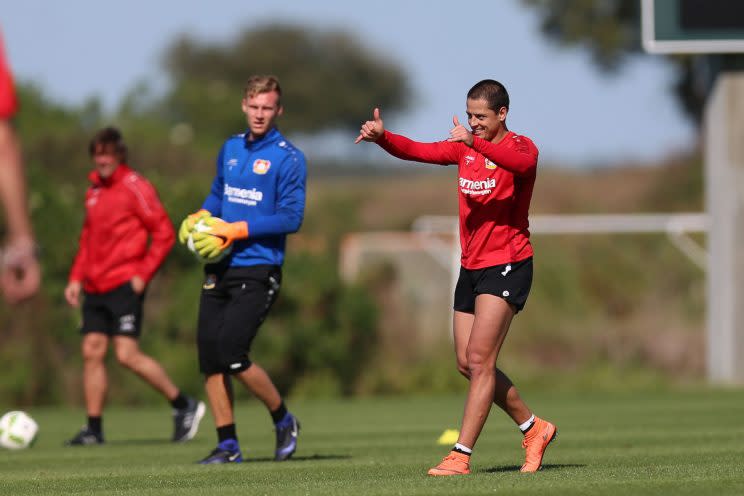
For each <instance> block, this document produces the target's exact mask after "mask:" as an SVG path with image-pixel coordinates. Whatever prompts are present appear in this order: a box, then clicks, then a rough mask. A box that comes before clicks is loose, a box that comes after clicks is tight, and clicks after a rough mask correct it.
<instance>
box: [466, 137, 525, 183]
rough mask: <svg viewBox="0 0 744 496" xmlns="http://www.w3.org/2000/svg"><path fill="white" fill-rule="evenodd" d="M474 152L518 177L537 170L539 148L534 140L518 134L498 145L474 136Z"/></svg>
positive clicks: (506, 138)
mask: <svg viewBox="0 0 744 496" xmlns="http://www.w3.org/2000/svg"><path fill="white" fill-rule="evenodd" d="M473 150H475V151H476V152H478V153H480V154H482V155H483V156H484V157H486V158H487V159H488V160H490V161H491V162H494V163H495V164H497V165H498V166H499V167H502V168H504V169H506V170H507V171H509V172H511V173H512V174H514V175H516V176H529V175H532V174H534V173H535V169H537V153H538V152H537V147H536V146H535V145H534V143H532V140H530V139H529V138H526V137H524V136H519V135H518V134H513V135H511V136H507V137H505V138H504V139H503V140H501V141H499V142H498V143H491V142H490V141H486V140H484V139H483V138H479V137H478V136H473Z"/></svg>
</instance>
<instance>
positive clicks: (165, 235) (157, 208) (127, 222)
mask: <svg viewBox="0 0 744 496" xmlns="http://www.w3.org/2000/svg"><path fill="white" fill-rule="evenodd" d="M88 177H89V179H90V181H91V183H92V184H91V186H90V187H89V188H88V191H87V193H86V195H85V222H84V223H83V230H82V233H81V234H80V248H79V249H78V252H77V255H76V256H75V261H74V262H73V264H72V269H71V270H70V278H69V280H70V281H81V282H82V283H83V288H84V289H85V291H86V292H88V293H105V292H107V291H110V290H112V289H114V288H116V287H117V286H120V285H122V284H124V283H125V282H127V281H130V280H131V279H132V278H133V277H134V276H140V277H141V278H142V279H144V280H145V282H149V281H150V279H152V276H153V275H154V274H155V271H157V269H158V267H160V264H162V263H163V260H165V257H166V256H167V255H168V252H169V251H170V249H171V248H172V247H173V243H174V242H175V238H176V236H175V231H174V229H173V225H172V224H171V221H170V219H169V218H168V214H167V213H166V212H165V209H164V208H163V205H162V203H160V200H159V198H158V195H157V192H156V191H155V188H154V187H153V186H152V184H150V182H149V181H147V179H145V178H144V177H142V176H140V175H139V174H137V173H136V172H134V171H133V170H132V169H130V168H129V167H128V166H126V165H124V164H122V165H119V166H118V167H117V168H116V170H115V171H114V173H113V174H112V175H111V177H109V178H107V179H103V178H101V176H100V175H99V174H98V172H97V171H93V172H91V173H90V175H89V176H88ZM148 238H150V243H149V247H148Z"/></svg>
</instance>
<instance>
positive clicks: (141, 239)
mask: <svg viewBox="0 0 744 496" xmlns="http://www.w3.org/2000/svg"><path fill="white" fill-rule="evenodd" d="M89 152H90V156H91V158H92V159H93V162H94V164H95V169H94V170H93V171H92V172H91V173H90V175H89V179H90V182H91V186H90V187H89V188H88V191H87V193H86V195H85V208H86V215H85V222H84V224H83V230H82V233H81V235H80V248H79V250H78V252H77V255H76V256H75V261H74V262H73V265H72V269H71V270H70V277H69V282H68V284H67V287H66V288H65V299H66V300H67V302H68V303H69V304H70V305H71V306H73V307H78V306H79V305H80V300H81V296H83V298H82V299H83V308H82V313H83V323H82V327H81V333H82V335H83V342H82V354H83V362H84V365H83V388H84V393H85V404H86V409H87V413H88V422H87V424H86V425H85V426H84V427H83V428H82V429H81V430H80V432H78V433H77V435H75V436H74V437H73V438H72V439H70V440H69V441H67V444H68V445H89V444H101V443H103V441H104V438H103V429H102V414H103V407H104V401H105V396H106V389H107V379H106V367H105V364H104V358H105V356H106V351H107V349H108V345H109V343H112V344H113V348H114V351H115V354H116V358H117V360H118V361H119V363H120V364H122V365H123V366H124V367H126V368H128V369H130V370H131V371H132V372H134V373H135V374H137V375H138V376H140V377H141V378H142V379H144V380H145V382H147V383H148V384H150V385H151V386H152V387H153V388H155V389H156V390H157V391H159V392H160V393H161V394H162V395H163V396H165V397H166V399H168V400H169V401H170V403H171V406H172V407H173V419H174V424H175V428H174V432H173V438H172V440H173V441H188V440H189V439H192V438H193V437H194V436H195V435H196V432H197V430H198V428H199V422H200V421H201V418H202V416H203V415H204V411H205V406H204V403H203V402H201V401H197V400H195V399H194V398H191V397H189V396H186V395H184V394H183V393H182V392H181V391H180V390H179V388H177V387H176V385H175V384H173V381H171V379H170V378H169V377H168V375H167V374H166V372H165V370H164V369H163V367H162V366H161V365H160V364H159V363H158V362H157V361H155V360H154V359H153V358H152V357H150V356H148V355H146V354H144V353H143V352H142V351H141V350H140V348H139V344H138V341H137V339H138V338H139V335H140V327H141V322H142V305H143V300H144V296H145V290H146V288H147V284H148V283H149V282H150V280H151V279H152V277H153V275H154V274H155V272H156V271H157V269H158V267H160V264H162V262H163V260H165V257H166V256H167V255H168V252H169V251H170V249H171V247H172V246H173V244H174V242H175V231H174V229H173V225H172V224H171V221H170V219H169V218H168V215H167V213H166V211H165V209H164V208H163V205H162V204H161V203H160V200H159V199H158V195H157V193H156V191H155V188H153V186H152V185H151V184H150V183H149V182H148V181H147V180H146V179H145V178H144V177H142V176H141V175H139V174H137V173H136V172H135V171H133V170H132V169H130V168H129V166H128V165H126V161H127V149H126V146H125V144H124V141H123V138H122V135H121V133H120V132H119V131H118V130H117V129H115V128H112V127H107V128H104V129H102V130H100V131H99V132H98V133H97V134H96V135H95V136H94V137H93V139H92V140H91V142H90V146H89ZM148 241H149V244H148Z"/></svg>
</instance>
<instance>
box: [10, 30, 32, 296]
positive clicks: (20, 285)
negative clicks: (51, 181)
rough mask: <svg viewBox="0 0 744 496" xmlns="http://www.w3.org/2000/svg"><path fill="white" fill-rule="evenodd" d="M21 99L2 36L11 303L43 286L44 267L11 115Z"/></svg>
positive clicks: (30, 294)
mask: <svg viewBox="0 0 744 496" xmlns="http://www.w3.org/2000/svg"><path fill="white" fill-rule="evenodd" d="M17 110H18V100H17V98H16V94H15V88H14V85H13V77H12V75H11V73H10V69H9V68H8V65H7V63H6V62H5V56H4V53H3V43H2V39H0V204H2V206H3V208H4V213H5V225H6V230H7V238H6V240H5V244H4V246H3V250H2V257H0V289H2V293H3V296H4V297H5V299H6V300H7V301H8V302H9V303H18V302H20V301H22V300H24V299H26V298H30V297H31V296H33V295H34V294H35V293H36V292H37V291H38V289H39V284H40V282H41V270H40V268H39V262H38V260H37V258H36V242H35V240H34V233H33V229H32V227H31V218H30V216H29V212H28V204H27V201H26V177H25V176H24V174H23V162H22V160H21V152H20V149H21V147H20V145H19V143H18V137H17V136H16V133H15V131H14V129H13V125H12V124H11V122H10V119H11V118H12V117H13V115H14V114H15V113H16V111H17Z"/></svg>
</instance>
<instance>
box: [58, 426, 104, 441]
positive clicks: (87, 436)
mask: <svg viewBox="0 0 744 496" xmlns="http://www.w3.org/2000/svg"><path fill="white" fill-rule="evenodd" d="M92 444H103V434H102V433H100V432H93V431H92V430H90V429H89V428H88V426H87V425H86V426H84V427H83V428H82V429H80V432H78V433H77V434H76V435H75V437H73V438H72V439H68V440H67V441H65V446H89V445H92Z"/></svg>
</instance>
